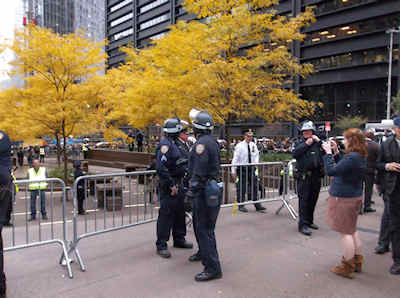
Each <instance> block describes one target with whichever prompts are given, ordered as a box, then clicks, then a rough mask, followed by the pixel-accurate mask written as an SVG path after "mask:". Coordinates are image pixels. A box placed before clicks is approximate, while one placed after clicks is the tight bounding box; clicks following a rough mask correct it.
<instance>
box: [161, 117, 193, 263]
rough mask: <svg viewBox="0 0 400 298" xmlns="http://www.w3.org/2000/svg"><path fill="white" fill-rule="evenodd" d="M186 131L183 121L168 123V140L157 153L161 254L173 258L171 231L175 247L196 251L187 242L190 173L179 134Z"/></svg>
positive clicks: (164, 139)
mask: <svg viewBox="0 0 400 298" xmlns="http://www.w3.org/2000/svg"><path fill="white" fill-rule="evenodd" d="M183 129H184V126H183V125H182V123H181V120H180V119H179V118H176V117H174V118H169V119H167V120H166V121H165V123H164V128H163V131H164V133H165V138H163V139H161V140H160V143H159V145H158V147H157V149H156V171H157V175H158V177H159V181H160V210H159V214H158V219H157V242H156V246H157V253H158V254H159V255H160V256H161V257H163V258H169V257H171V253H170V252H169V250H168V245H167V242H168V240H169V237H170V234H171V230H172V236H173V240H174V247H178V248H188V249H190V248H192V247H193V244H192V243H191V242H188V241H186V240H185V236H186V223H185V209H184V197H185V194H184V191H183V190H184V188H183V185H182V183H183V178H184V177H185V174H186V171H187V164H188V161H187V157H186V158H185V156H184V155H183V154H182V152H181V151H180V150H179V148H178V146H177V145H176V141H177V138H178V136H179V133H180V132H181V131H182V130H183Z"/></svg>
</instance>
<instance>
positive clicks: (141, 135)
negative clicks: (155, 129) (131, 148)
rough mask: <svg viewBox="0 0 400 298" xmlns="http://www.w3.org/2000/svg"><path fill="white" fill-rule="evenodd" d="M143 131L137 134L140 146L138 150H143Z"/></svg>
mask: <svg viewBox="0 0 400 298" xmlns="http://www.w3.org/2000/svg"><path fill="white" fill-rule="evenodd" d="M143 139H144V136H143V133H142V132H141V131H140V130H139V131H138V133H137V134H136V142H137V146H138V152H143Z"/></svg>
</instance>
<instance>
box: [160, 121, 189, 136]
mask: <svg viewBox="0 0 400 298" xmlns="http://www.w3.org/2000/svg"><path fill="white" fill-rule="evenodd" d="M183 129H184V126H183V125H182V122H181V120H180V119H179V118H178V117H173V118H168V119H167V120H165V122H164V127H163V131H164V132H165V133H167V134H177V133H179V132H181V131H182V130H183Z"/></svg>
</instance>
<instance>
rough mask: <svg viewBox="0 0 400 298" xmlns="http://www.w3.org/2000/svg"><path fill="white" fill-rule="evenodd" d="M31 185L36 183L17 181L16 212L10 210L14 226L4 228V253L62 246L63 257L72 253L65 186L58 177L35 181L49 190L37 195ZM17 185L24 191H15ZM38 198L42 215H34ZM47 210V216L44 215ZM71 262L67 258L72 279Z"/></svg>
mask: <svg viewBox="0 0 400 298" xmlns="http://www.w3.org/2000/svg"><path fill="white" fill-rule="evenodd" d="M31 183H32V181H29V180H16V181H14V182H13V187H12V192H11V195H12V198H11V199H12V211H11V210H10V211H11V214H10V223H11V227H10V228H7V227H4V228H3V232H2V235H3V243H4V244H3V245H4V247H5V248H4V251H13V250H18V249H23V248H29V247H36V246H44V245H49V244H60V245H61V248H62V252H63V254H66V253H67V250H68V242H67V222H68V221H67V211H66V210H67V206H66V188H65V183H64V181H62V180H61V179H58V178H49V179H45V180H37V181H35V183H47V187H46V189H43V190H42V191H43V192H42V191H41V190H35V192H34V191H32V190H29V184H31ZM55 184H56V185H55ZM15 186H18V188H19V189H20V190H19V191H18V192H16V191H15ZM28 194H29V195H28ZM35 196H36V204H35V206H36V210H37V212H36V214H38V215H35V214H31V209H32V207H34V206H33V205H32V199H33V198H34V197H35ZM42 198H43V202H42ZM42 204H43V205H42ZM10 207H11V206H10ZM44 209H45V211H46V213H45V214H42V215H40V213H42V212H41V211H44ZM44 215H47V217H48V219H43V217H44ZM35 216H36V220H30V219H31V218H30V217H35ZM69 222H71V220H70V221H69ZM58 227H61V228H58ZM70 263H71V260H70V259H69V257H68V255H67V256H66V266H67V270H68V276H69V277H70V278H72V270H71V265H70ZM60 264H61V263H60Z"/></svg>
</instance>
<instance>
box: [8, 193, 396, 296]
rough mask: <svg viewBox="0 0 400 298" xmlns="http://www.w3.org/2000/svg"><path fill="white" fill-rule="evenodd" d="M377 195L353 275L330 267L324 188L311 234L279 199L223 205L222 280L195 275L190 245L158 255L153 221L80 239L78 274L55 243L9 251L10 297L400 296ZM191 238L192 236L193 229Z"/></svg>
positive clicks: (335, 245)
mask: <svg viewBox="0 0 400 298" xmlns="http://www.w3.org/2000/svg"><path fill="white" fill-rule="evenodd" d="M375 201H376V203H377V204H376V205H377V209H378V212H377V213H372V214H371V213H370V214H368V215H363V216H360V218H359V228H360V232H361V238H362V240H363V243H364V251H365V259H366V263H365V270H364V271H365V272H364V273H362V274H358V275H357V277H356V279H354V280H348V279H344V278H341V277H338V276H335V275H334V274H333V273H331V272H330V271H329V270H330V268H331V267H332V266H334V265H335V264H337V263H338V261H339V260H340V257H341V249H340V242H339V236H338V234H337V233H335V232H332V231H330V230H329V229H328V227H327V226H326V224H325V208H326V194H323V195H321V198H320V201H319V204H318V209H317V216H316V223H317V224H319V225H320V226H321V229H320V230H319V231H316V232H314V234H313V236H312V237H305V236H302V235H300V234H299V233H298V232H297V229H296V228H297V224H296V222H295V221H293V220H291V219H289V216H288V215H287V212H286V210H284V211H282V213H281V214H280V215H275V214H274V211H275V210H276V208H277V207H278V206H279V204H278V203H271V204H268V205H266V206H267V207H268V213H267V214H259V213H255V212H254V211H253V210H254V208H253V207H252V206H250V207H249V209H250V210H251V212H249V213H247V214H243V213H238V215H236V216H232V210H231V209H225V210H223V211H222V212H221V215H220V217H219V220H218V223H217V240H218V248H219V251H220V258H221V261H222V268H223V271H224V277H223V278H222V279H220V280H216V281H211V282H207V283H197V282H195V281H194V280H193V277H194V275H195V274H196V273H198V272H199V271H201V266H200V264H198V263H197V264H192V263H189V262H188V261H187V258H188V257H189V256H190V255H191V253H193V251H192V250H182V249H175V248H171V252H172V258H171V259H169V260H165V259H161V258H160V257H158V256H157V255H156V253H155V245H154V242H155V224H154V223H151V224H146V225H142V226H138V227H135V228H132V229H129V230H122V231H118V232H113V233H109V234H104V235H100V236H96V237H93V238H89V239H84V240H82V242H81V243H80V246H79V249H80V252H81V255H82V257H83V259H84V262H85V264H86V266H87V271H86V272H81V271H80V270H79V268H78V266H77V264H73V270H74V278H73V279H72V280H70V279H69V278H68V277H67V275H66V272H65V270H64V268H63V267H61V266H59V265H58V263H57V260H58V256H59V255H58V253H59V251H60V250H59V248H58V247H57V246H48V247H39V248H30V249H24V250H20V251H14V252H7V253H6V255H5V258H6V260H5V262H6V273H7V279H8V296H7V297H8V298H24V297H52V298H53V297H68V298H72V297H96V298H102V297H113V298H114V297H115V298H118V297H121V298H130V297H138V298H139V297H140V298H141V297H173V298H179V297H182V298H189V297H201V298H205V297H210V298H214V297H229V298H232V297H246V298H250V297H262V298H264V297H285V298H286V297H287V298H294V297H296V298H297V297H304V298H305V297H307V298H311V297H315V298H325V297H335V298H336V297H342V298H346V297H353V298H357V297H362V298H368V297H371V298H383V297H400V294H399V281H400V277H396V276H393V275H390V274H389V272H388V269H389V267H390V265H391V263H392V261H391V255H390V254H386V255H383V256H378V255H375V254H374V253H373V249H374V247H375V245H376V240H377V237H378V234H377V233H378V229H379V222H380V216H381V214H382V207H383V206H382V205H383V204H382V200H381V199H380V198H375ZM295 205H297V204H296V202H295ZM188 238H189V239H190V240H193V239H194V236H193V233H192V231H190V232H189V236H188Z"/></svg>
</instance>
